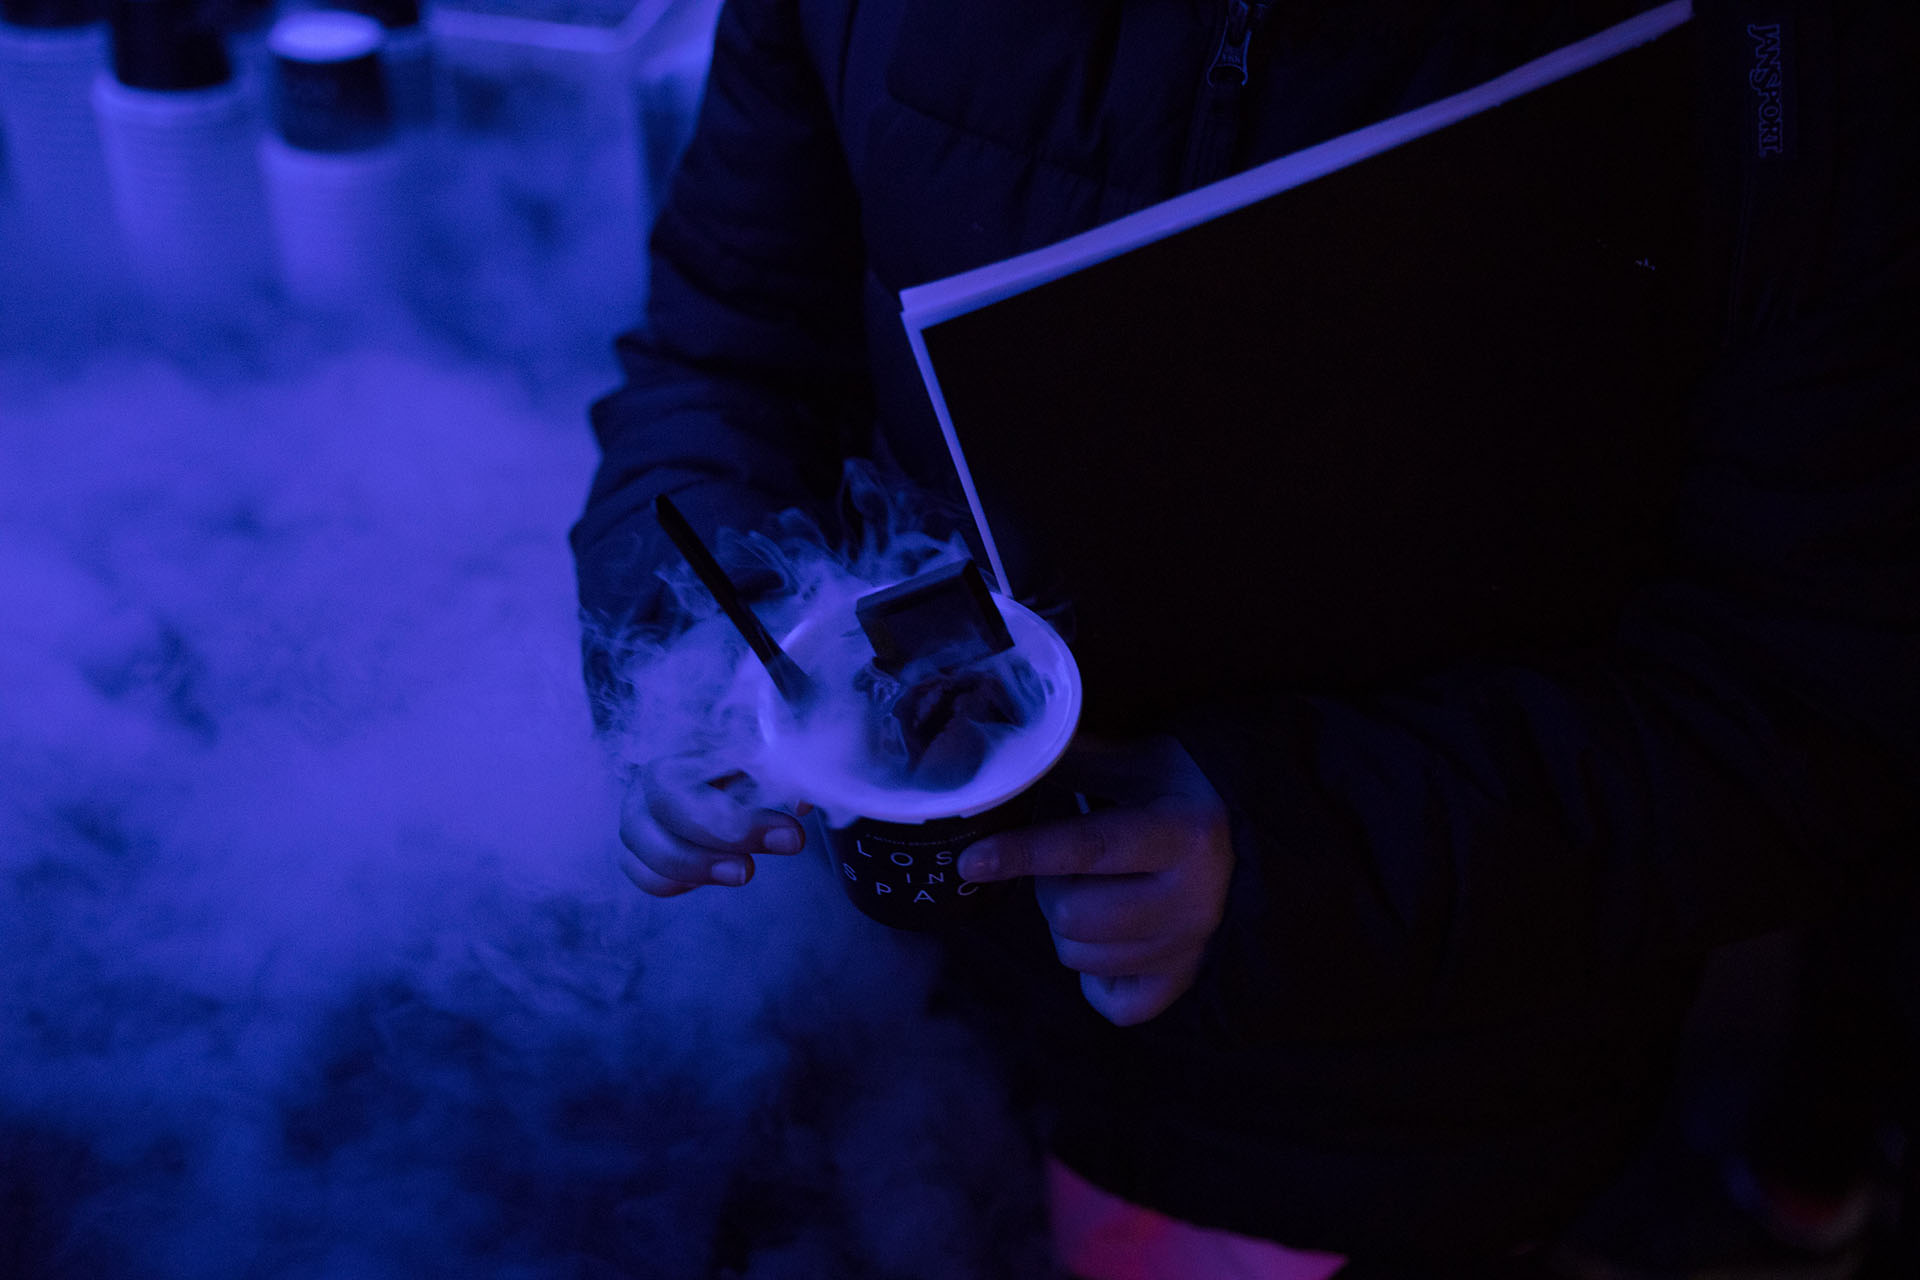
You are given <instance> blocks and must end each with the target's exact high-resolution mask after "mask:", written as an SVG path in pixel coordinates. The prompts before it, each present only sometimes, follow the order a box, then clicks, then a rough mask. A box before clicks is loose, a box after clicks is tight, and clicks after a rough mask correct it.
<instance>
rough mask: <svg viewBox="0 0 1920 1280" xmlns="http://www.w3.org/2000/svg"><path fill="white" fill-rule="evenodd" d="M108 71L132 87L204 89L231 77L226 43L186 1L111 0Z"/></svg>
mask: <svg viewBox="0 0 1920 1280" xmlns="http://www.w3.org/2000/svg"><path fill="white" fill-rule="evenodd" d="M111 18H112V22H113V75H114V78H115V79H117V80H118V81H119V82H120V83H121V84H124V85H127V86H128V87H130V88H134V89H162V90H167V89H206V88H210V87H211V86H213V85H218V84H225V83H226V82H227V81H229V80H231V79H232V78H233V66H232V64H231V63H229V62H228V61H227V47H226V43H225V42H224V41H223V40H221V38H220V33H219V32H218V31H217V30H215V29H214V28H213V27H212V26H210V25H208V23H207V22H206V21H205V20H204V19H203V18H202V17H201V16H200V13H199V11H198V10H197V9H196V8H195V6H194V4H193V3H192V0H113V9H112V13H111Z"/></svg>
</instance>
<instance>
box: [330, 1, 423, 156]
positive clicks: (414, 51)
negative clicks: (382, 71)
mask: <svg viewBox="0 0 1920 1280" xmlns="http://www.w3.org/2000/svg"><path fill="white" fill-rule="evenodd" d="M342 7H343V8H347V9H351V10H353V11H354V12H355V13H364V14H366V15H367V16H368V17H369V18H372V19H374V20H375V21H377V22H378V23H379V24H380V25H381V27H383V28H384V29H385V30H386V34H387V39H386V44H385V45H384V46H383V48H382V50H381V54H380V59H381V63H382V65H384V66H385V67H386V72H387V92H388V95H389V97H390V98H391V99H392V101H393V118H394V123H395V124H396V125H398V126H399V128H400V129H401V130H402V131H403V132H404V131H407V130H412V129H423V128H425V127H426V126H428V125H429V124H431V123H432V122H433V120H434V118H435V117H436V116H437V115H438V114H439V112H438V111H437V110H436V99H437V96H438V91H437V90H436V88H435V82H434V68H433V42H432V40H431V39H430V37H429V36H428V34H427V27H426V24H425V23H424V22H422V21H421V20H420V0H346V3H345V4H343V6H342Z"/></svg>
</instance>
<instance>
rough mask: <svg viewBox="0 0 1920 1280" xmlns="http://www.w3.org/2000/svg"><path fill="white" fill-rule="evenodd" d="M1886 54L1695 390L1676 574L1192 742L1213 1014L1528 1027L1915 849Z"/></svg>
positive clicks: (1904, 148) (1337, 1026)
mask: <svg viewBox="0 0 1920 1280" xmlns="http://www.w3.org/2000/svg"><path fill="white" fill-rule="evenodd" d="M1903 21H1904V20H1903ZM1907 25H1909V26H1912V25H1914V24H1913V23H1911V22H1910V21H1909V22H1908V24H1907ZM1895 47H1902V46H1901V44H1900V42H1898V41H1877V42H1862V43H1861V45H1860V46H1859V47H1857V48H1856V51H1855V54H1854V56H1855V57H1857V58H1858V59H1860V60H1861V61H1862V63H1863V65H1860V66H1853V67H1851V68H1849V69H1848V70H1849V71H1850V74H1848V75H1846V76H1845V78H1844V79H1843V84H1845V85H1847V86H1848V88H1847V90H1846V92H1847V94H1848V95H1849V98H1848V100H1847V101H1845V102H1843V103H1842V104H1841V105H1842V107H1843V108H1844V110H1843V111H1842V113H1841V114H1840V116H1839V127H1838V130H1837V133H1836V138H1835V148H1836V164H1835V175H1836V176H1835V186H1834V188H1833V198H1832V200H1831V202H1830V205H1829V210H1830V212H1829V215H1828V217H1829V222H1828V224H1827V226H1826V228H1825V231H1824V233H1823V234H1822V235H1821V237H1820V240H1819V244H1818V246H1817V247H1818V252H1819V254H1820V257H1821V267H1820V269H1819V271H1818V273H1817V278H1818V279H1820V280H1821V281H1823V282H1824V283H1823V284H1822V285H1821V286H1820V287H1819V289H1818V290H1817V292H1816V293H1813V294H1811V295H1810V296H1809V301H1808V303H1807V304H1806V305H1804V306H1802V307H1800V308H1799V309H1798V311H1797V313H1796V314H1792V315H1787V314H1780V315H1777V316H1775V317H1774V318H1773V319H1772V320H1771V321H1769V322H1768V323H1766V324H1764V325H1762V326H1759V327H1758V330H1757V331H1756V332H1754V333H1752V334H1750V335H1749V336H1748V337H1747V338H1746V339H1744V340H1743V341H1741V342H1740V343H1739V344H1737V345H1735V346H1732V347H1730V348H1728V349H1727V350H1725V351H1723V352H1722V353H1721V357H1720V359H1719V360H1718V363H1717V365H1716V367H1715V368H1713V369H1712V370H1711V371H1710V374H1709V376H1708V377H1707V378H1706V379H1705V381H1704V383H1703V385H1702V386H1701V387H1700V388H1699V389H1698V395H1697V399H1696V405H1695V409H1694V413H1695V421H1694V424H1693V425H1694V430H1695V435H1694V437H1693V440H1694V447H1693V450H1692V452H1691V454H1690V457H1689V462H1688V468H1687V475H1686V478H1685V483H1684V487H1683V495H1682V498H1681V504H1680V508H1679V511H1678V513H1677V520H1676V525H1675V534H1674V543H1673V555H1672V557H1671V559H1670V562H1669V567H1668V569H1667V570H1666V571H1665V572H1663V574H1662V577H1661V580H1659V581H1657V582H1654V583H1650V584H1648V585H1647V586H1646V587H1645V588H1644V589H1643V590H1642V591H1641V592H1640V593H1639V594H1638V595H1637V596H1636V598H1635V599H1634V600H1633V601H1632V602H1631V605H1630V607H1629V609H1628V610H1627V611H1626V613H1625V616H1624V617H1623V618H1622V620H1621V621H1620V624H1619V626H1618V628H1617V630H1616V631H1615V632H1614V633H1613V634H1612V635H1611V636H1609V637H1608V638H1607V639H1606V640H1605V641H1604V642H1603V643H1600V644H1597V645H1596V646H1594V647H1593V648H1592V649H1590V650H1588V651H1585V652H1579V653H1569V654H1565V655H1560V656H1559V657H1557V658H1556V660H1554V661H1552V662H1547V663H1540V664H1536V665H1533V666H1529V667H1527V668H1524V669H1522V668H1519V667H1505V666H1491V665H1490V666H1486V667H1481V668H1475V669H1454V670H1450V671H1447V672H1445V673H1442V674H1439V675H1436V676H1434V677H1433V678H1430V679H1426V680H1422V681H1420V682H1418V683H1412V684H1409V685H1408V686H1407V687H1404V688H1397V689H1393V690H1389V691H1384V692H1382V693H1380V694H1379V695H1378V696H1372V697H1367V698H1364V699H1335V698H1328V697H1314V696H1307V695H1304V694H1302V695H1299V696H1289V697H1283V698H1279V699H1276V700H1273V701H1271V702H1269V703H1267V704H1266V705H1263V706H1260V707H1257V708H1249V707H1231V708H1229V707H1215V708H1203V709H1200V710H1199V711H1198V712H1197V713H1196V714H1195V715H1194V716H1192V717H1191V718H1190V719H1189V720H1188V722H1187V723H1185V724H1184V725H1183V726H1182V728H1181V730H1180V736H1181V738H1182V740H1183V742H1184V743H1185V745H1186V746H1187V748H1188V750H1189V751H1190V752H1191V753H1192V754H1193V756H1194V757H1195V759H1196V760H1198V762H1199V763H1200V765H1201V767H1202V768H1203V770H1205V772H1206V773H1207V774H1208V776H1209V777H1210V778H1211V779H1212V780H1213V781H1214V783H1215V786H1216V788H1217V789H1218V790H1219V791H1220V792H1221V794H1222V795H1223V796H1224V797H1225V798H1226V800H1227V802H1228V806H1229V808H1230V810H1231V811H1232V814H1233V820H1234V830H1235V843H1236V852H1237V854H1238V859H1237V867H1236V871H1235V882H1234V885H1233V890H1232V894H1231V898H1230V901H1229V907H1228V912H1229V914H1228V918H1227V920H1226V922H1225V923H1224V924H1223V926H1222V928H1221V930H1220V932H1219V934H1218V935H1216V938H1215V943H1214V946H1213V948H1212V951H1211V953H1210V957H1209V967H1208V970H1207V973H1206V974H1205V976H1204V977H1203V981H1202V982H1201V984H1200V985H1199V986H1198V987H1197V988H1196V990H1195V993H1194V995H1195V1002H1194V1003H1193V1004H1192V1005H1191V1006H1190V1007H1192V1008H1194V1009H1196V1010H1199V1011H1202V1016H1206V1017H1208V1018H1209V1019H1217V1020H1218V1021H1219V1022H1221V1023H1224V1024H1225V1026H1226V1028H1227V1029H1228V1030H1229V1032H1230V1033H1232V1034H1234V1035H1237V1036H1250V1037H1253V1038H1272V1037H1289V1036H1294V1035H1315V1036H1326V1035H1355V1036H1364V1035H1369V1034H1372V1033H1375V1032H1378V1031H1381V1030H1384V1029H1389V1028H1405V1027H1409V1026H1414V1027H1426V1028H1434V1029H1445V1028H1448V1027H1462V1026H1468V1025H1471V1024H1474V1023H1476V1022H1484V1021H1488V1020H1511V1019H1515V1018H1524V1017H1526V1016H1528V1015H1529V1014H1532V1013H1540V1012H1543V1011H1546V1010H1549V1009H1551V1008H1553V1007H1555V1006H1556V1005H1560V1004H1562V1003H1565V1002H1568V1001H1570V1000H1572V999H1577V998H1578V997H1579V994H1580V993H1581V992H1582V991H1583V990H1587V989H1590V988H1591V987H1592V985H1594V984H1598V983H1604V982H1610V981H1615V980H1617V979H1619V978H1621V977H1622V976H1625V975H1628V974H1631V973H1634V972H1640V973H1652V972H1656V971H1658V970H1662V969H1667V970H1669V971H1671V966H1675V965H1677V964H1680V963H1686V962H1690V961H1691V960H1693V959H1696V958H1697V957H1698V956H1700V955H1701V954H1703V953H1704V952H1705V951H1706V950H1707V949H1709V948H1710V947H1712V946H1714V945H1716V944H1719V943H1722V942H1725V941H1729V940H1733V939H1736V938H1739V937H1743V936H1752V935H1755V934H1757V933H1760V932H1764V931H1767V930H1770V929H1772V928H1776V927H1782V926H1785V925H1788V924H1791V923H1794V922H1796V921H1799V920H1804V919H1806V918H1808V916H1809V915H1810V913H1813V912H1815V911H1817V910H1819V909H1820V905H1821V904H1822V903H1823V902H1827V901H1830V900H1831V899H1832V898H1833V897H1834V896H1835V895H1836V894H1840V893H1845V892H1860V891H1869V892H1870V891H1872V888H1873V886H1874V885H1875V884H1876V883H1877V878H1878V877H1880V876H1882V875H1885V874H1887V873H1889V872H1899V871H1901V870H1902V869H1906V870H1910V869H1911V866H1912V864H1913V863H1915V862H1920V826H1916V825H1915V822H1916V817H1915V806H1916V797H1917V796H1920V567H1917V566H1920V218H1917V217H1916V209H1915V205H1914V203H1913V201H1912V198H1911V197H1910V196H1909V195H1907V194H1905V193H1908V192H1912V191H1915V190H1920V137H1916V129H1915V120H1916V118H1920V105H1916V102H1915V99H1914V95H1913V93H1912V91H1911V90H1910V89H1900V88H1897V87H1896V86H1898V85H1900V84H1901V83H1903V82H1904V78H1903V77H1902V76H1901V75H1900V74H1899V72H1898V71H1897V70H1896V69H1895V68H1894V67H1893V65H1892V63H1891V61H1890V59H1889V55H1887V54H1886V53H1885V52H1884V50H1885V49H1886V48H1895Z"/></svg>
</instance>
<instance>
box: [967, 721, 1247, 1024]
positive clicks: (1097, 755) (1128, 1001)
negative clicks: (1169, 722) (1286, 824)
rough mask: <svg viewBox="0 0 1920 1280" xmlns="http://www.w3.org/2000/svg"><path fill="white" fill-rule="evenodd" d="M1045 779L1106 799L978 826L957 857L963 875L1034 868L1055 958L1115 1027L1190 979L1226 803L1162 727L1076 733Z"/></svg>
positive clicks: (1145, 1015) (1226, 859)
mask: <svg viewBox="0 0 1920 1280" xmlns="http://www.w3.org/2000/svg"><path fill="white" fill-rule="evenodd" d="M1055 776H1056V780H1057V781H1058V782H1060V783H1061V784H1063V785H1065V786H1070V787H1074V788H1076V789H1078V790H1080V791H1082V792H1083V793H1084V794H1086V795H1088V796H1092V797H1097V798H1099V799H1101V800H1105V801H1110V802H1112V803H1113V804H1114V805H1115V806H1116V807H1113V808H1106V809H1099V810H1096V811H1094V812H1091V813H1088V814H1086V815H1085V816H1082V817H1075V818H1067V819H1064V820H1062V821H1057V822H1043V823H1037V824H1035V825H1032V826H1027V827H1020V828H1016V829H1014V830H1010V831H1003V832H1000V833H999V834H997V835H993V836H989V837H987V838H986V839H983V840H981V841H979V842H978V843H976V844H974V845H973V846H972V847H971V848H969V849H968V850H967V851H966V852H965V853H964V854H963V855H962V856H961V859H960V874H961V875H963V876H965V877H966V878H967V879H969V880H974V881H986V880H1010V879H1014V878H1016V877H1019V876H1033V877H1035V881H1034V891H1035V894H1036V896H1037V897H1038V899H1039V902H1040V909H1041V911H1042V912H1043V913H1044V914H1045V915H1046V918H1047V926H1048V928H1049V929H1050V930H1051V931H1052V934H1053V945H1054V951H1055V953H1056V954H1058V956H1059V957H1060V962H1061V963H1062V964H1064V965H1066V966H1067V967H1068V968H1069V969H1073V970H1075V971H1076V972H1078V973H1079V974H1080V989H1081V991H1082V992H1083V993H1084V994H1085V996H1086V998H1087V1002H1088V1003H1089V1004H1091V1005H1092V1006H1093V1007H1094V1008H1095V1009H1097V1010H1098V1011H1099V1012H1100V1013H1101V1015H1102V1016H1104V1017H1106V1018H1107V1019H1108V1020H1109V1021H1111V1022H1114V1023H1116V1024H1118V1025H1121V1026H1130V1025H1133V1024H1135V1023H1140V1022H1145V1021H1147V1020H1148V1019H1149V1018H1153V1017H1156V1016H1158V1015H1159V1014H1160V1013H1162V1012H1164V1011H1165V1010H1166V1008H1167V1006H1169V1005H1171V1004H1172V1003H1173V1002H1174V1001H1175V1000H1177V999H1178V998H1179V997H1180V996H1181V995H1182V994H1183V993H1185V992H1186V990H1187V989H1188V988H1189V987H1191V986H1192V985H1193V982H1194V979H1195V978H1196V977H1197V976H1198V975H1199V972H1200V962H1201V958H1202V956H1203V955H1204V954H1205V951H1206V946H1207V942H1208V940H1209V939H1211V938H1212V937H1213V934H1214V931H1215V930H1216V929H1218V928H1219V927H1220V921H1221V920H1222V919H1223V918H1224V916H1225V914H1226V904H1227V887H1228V883H1229V881H1230V880H1231V878H1232V875H1233V857H1234V855H1233V840H1232V835H1231V831H1230V827H1229V820H1228V815H1227V808H1226V804H1225V802H1224V801H1222V800H1221V798H1220V795H1219V793H1218V792H1216V791H1215V790H1214V789H1213V784H1212V783H1210V782H1208V781H1207V778H1206V775H1205V774H1203V773H1202V772H1201V771H1200V766H1199V765H1198V764H1196V763H1194V760H1193V757H1192V756H1190V755H1188V754H1187V752H1186V749H1185V748H1183V747H1182V746H1181V745H1180V744H1179V742H1177V741H1176V740H1174V739H1173V738H1170V737H1161V738H1154V739H1150V740H1147V741H1144V742H1139V743H1129V744H1105V743H1100V744H1095V743H1089V742H1087V741H1085V740H1084V739H1083V740H1080V741H1077V742H1076V743H1075V745H1074V747H1073V749H1072V750H1071V751H1069V752H1068V754H1067V756H1066V758H1065V759H1063V760H1062V761H1061V763H1060V765H1059V766H1058V767H1057V769H1056V771H1055Z"/></svg>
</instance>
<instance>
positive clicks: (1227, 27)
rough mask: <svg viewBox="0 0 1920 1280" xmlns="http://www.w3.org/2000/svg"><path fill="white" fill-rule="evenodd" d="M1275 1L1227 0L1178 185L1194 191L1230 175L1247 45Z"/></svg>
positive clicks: (1245, 80)
mask: <svg viewBox="0 0 1920 1280" xmlns="http://www.w3.org/2000/svg"><path fill="white" fill-rule="evenodd" d="M1270 3H1271V0H1227V20H1226V22H1225V23H1224V24H1223V25H1222V26H1221V28H1220V44H1219V46H1218V47H1217V48H1216V49H1215V50H1214V53H1213V61H1212V62H1211V63H1210V64H1208V66H1207V78H1206V80H1205V81H1204V82H1203V83H1202V84H1201V86H1200V107H1199V111H1198V112H1197V113H1196V118H1195V120H1194V127H1193V132H1192V133H1191V134H1190V135H1189V136H1188V139H1187V159H1186V164H1185V166H1184V168H1183V171H1182V173H1181V175H1180V189H1181V190H1182V191H1191V190H1193V189H1194V188H1195V187H1199V186H1205V185H1206V184H1207V183H1209V182H1213V181H1215V180H1216V179H1219V178H1223V177H1225V176H1226V175H1227V170H1228V168H1229V166H1230V165H1231V164H1232V163H1233V147H1234V143H1235V142H1236V141H1238V137H1237V135H1238V133H1239V120H1238V110H1237V109H1238V107H1239V105H1240V94H1241V91H1242V90H1244V89H1245V88H1246V87H1247V50H1248V49H1249V48H1250V47H1251V46H1252V44H1253V33H1254V30H1255V29H1256V28H1257V27H1258V26H1259V25H1260V23H1261V20H1262V19H1264V18H1265V17H1266V16H1267V9H1268V6H1269V4H1270Z"/></svg>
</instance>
